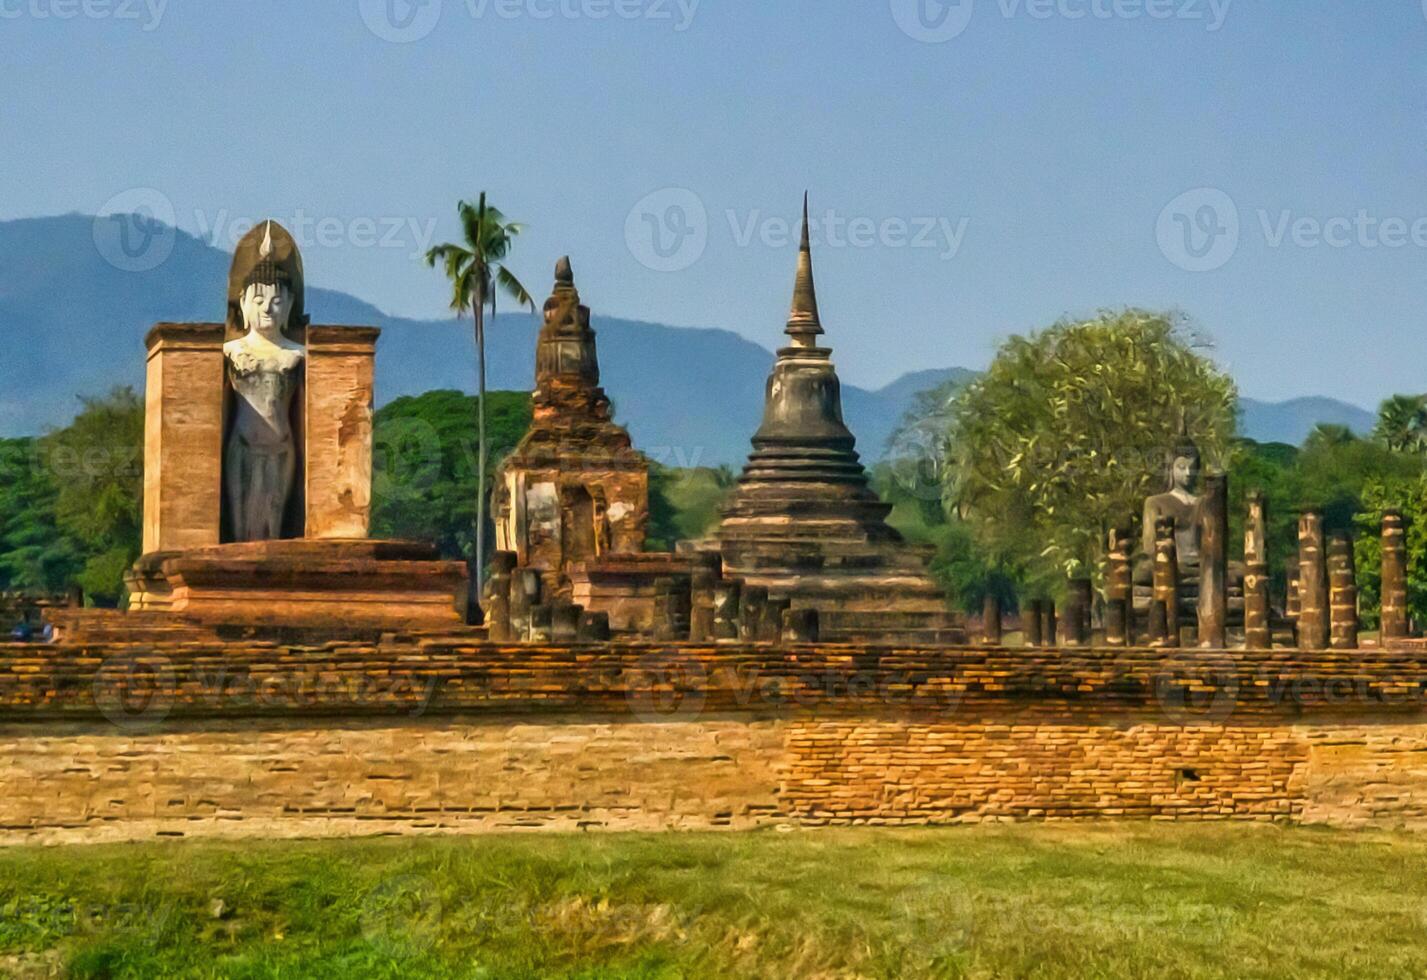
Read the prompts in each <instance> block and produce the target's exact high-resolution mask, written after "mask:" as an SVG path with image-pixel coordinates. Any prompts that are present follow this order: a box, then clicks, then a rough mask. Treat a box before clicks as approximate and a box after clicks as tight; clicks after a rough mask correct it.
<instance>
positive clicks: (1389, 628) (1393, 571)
mask: <svg viewBox="0 0 1427 980" xmlns="http://www.w3.org/2000/svg"><path fill="white" fill-rule="evenodd" d="M1407 633H1408V630H1407V529H1406V527H1405V525H1404V524H1403V522H1402V512H1401V511H1396V510H1390V511H1387V512H1386V513H1385V514H1383V515H1382V638H1383V639H1384V640H1401V639H1403V638H1405V637H1406V636H1407Z"/></svg>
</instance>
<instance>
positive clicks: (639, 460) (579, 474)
mask: <svg viewBox="0 0 1427 980" xmlns="http://www.w3.org/2000/svg"><path fill="white" fill-rule="evenodd" d="M544 316H545V319H544V323H543V324H542V326H541V328H540V336H539V340H538V341H537V346H536V353H535V391H534V394H533V395H532V398H531V401H532V414H533V417H532V420H531V423H530V429H529V430H528V431H527V432H526V434H525V437H524V438H523V439H521V441H520V444H519V445H518V446H517V447H516V448H515V450H514V451H513V452H511V454H510V455H509V456H507V457H506V458H505V459H504V460H503V461H502V463H501V465H500V468H499V470H498V471H497V472H496V477H495V488H494V490H493V504H492V511H493V514H494V518H495V525H496V547H497V549H498V550H500V551H507V552H511V553H513V554H514V555H515V556H516V564H517V565H518V566H519V567H522V568H531V569H536V570H538V571H539V572H540V573H541V576H542V578H543V579H544V585H545V594H546V596H548V597H555V596H558V597H561V598H564V599H569V597H570V595H571V581H570V571H571V569H572V567H573V566H575V565H578V564H580V563H583V562H589V561H591V560H593V559H597V558H599V557H601V556H603V555H608V554H628V553H635V552H639V551H642V550H643V548H644V534H645V525H646V523H647V521H648V519H649V462H648V460H646V459H645V458H644V456H643V454H642V453H640V452H639V451H638V450H636V449H634V447H633V446H632V444H631V443H630V439H629V433H628V432H626V431H625V430H624V429H623V428H622V427H621V426H619V425H617V424H616V423H615V422H614V420H613V418H612V417H611V412H610V402H609V398H608V397H606V396H605V393H604V389H602V388H601V387H600V368H599V357H598V355H597V354H596V351H595V332H594V330H592V329H591V328H590V310H589V307H587V306H583V305H581V304H580V294H579V292H578V291H576V289H575V280H574V274H573V272H572V271H571V268H570V260H569V259H568V258H564V259H561V260H560V262H559V264H558V265H557V266H556V267H555V288H554V291H553V292H552V293H551V295H550V298H549V299H548V300H546V301H545V314H544Z"/></svg>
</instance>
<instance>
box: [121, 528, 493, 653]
mask: <svg viewBox="0 0 1427 980" xmlns="http://www.w3.org/2000/svg"><path fill="white" fill-rule="evenodd" d="M466 578H467V571H466V566H465V564H464V563H463V562H459V561H444V560H442V559H441V557H440V555H439V554H438V553H437V551H436V548H435V546H434V545H431V544H426V543H421V542H413V541H376V540H371V539H365V538H364V539H350V540H344V539H322V540H308V539H301V540H284V541H255V542H245V543H241V544H222V545H214V546H210V547H206V548H192V549H189V550H186V551H181V552H157V553H154V554H149V555H145V556H143V557H142V558H140V559H139V560H138V562H136V563H135V565H134V568H133V569H132V571H131V572H130V575H129V583H128V584H129V588H130V605H129V607H130V609H131V610H132V611H133V612H135V613H145V614H148V613H169V614H172V615H174V616H176V617H179V618H180V619H181V620H182V621H184V622H187V623H194V624H200V625H204V626H222V625H235V626H243V627H272V628H308V629H313V628H316V629H322V628H327V627H333V628H340V629H343V630H348V631H350V630H373V629H384V630H433V629H434V630H441V629H451V628H457V627H460V626H461V625H462V624H463V623H464V622H465V613H466V610H465V605H466Z"/></svg>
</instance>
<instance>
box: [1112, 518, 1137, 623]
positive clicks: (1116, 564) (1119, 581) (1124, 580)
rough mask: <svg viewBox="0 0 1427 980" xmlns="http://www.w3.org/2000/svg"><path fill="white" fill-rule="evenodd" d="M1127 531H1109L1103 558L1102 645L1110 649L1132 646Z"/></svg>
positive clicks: (1129, 548) (1131, 587)
mask: <svg viewBox="0 0 1427 980" xmlns="http://www.w3.org/2000/svg"><path fill="white" fill-rule="evenodd" d="M1131 548H1132V544H1131V540H1130V529H1129V528H1127V527H1117V528H1113V529H1112V530H1111V531H1110V540H1109V547H1108V549H1107V551H1106V558H1105V643H1106V644H1107V645H1109V646H1112V647H1122V646H1128V645H1130V644H1131V643H1133V642H1134V638H1135V622H1134V615H1135V610H1134V602H1133V590H1134V584H1133V582H1132V581H1131V579H1130V550H1131Z"/></svg>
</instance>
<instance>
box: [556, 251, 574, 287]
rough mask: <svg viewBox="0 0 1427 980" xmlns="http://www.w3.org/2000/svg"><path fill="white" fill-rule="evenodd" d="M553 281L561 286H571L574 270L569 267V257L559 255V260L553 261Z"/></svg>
mask: <svg viewBox="0 0 1427 980" xmlns="http://www.w3.org/2000/svg"><path fill="white" fill-rule="evenodd" d="M555 281H556V282H557V283H559V284H561V285H562V286H573V285H574V284H575V270H573V269H571V268H570V257H569V256H568V255H562V256H560V261H558V262H556V263H555Z"/></svg>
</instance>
